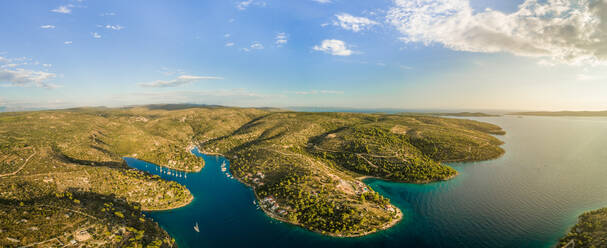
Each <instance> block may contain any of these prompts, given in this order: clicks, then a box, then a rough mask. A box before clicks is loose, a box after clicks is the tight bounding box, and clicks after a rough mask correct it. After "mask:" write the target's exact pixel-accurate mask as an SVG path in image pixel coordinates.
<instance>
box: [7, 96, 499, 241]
mask: <svg viewBox="0 0 607 248" xmlns="http://www.w3.org/2000/svg"><path fill="white" fill-rule="evenodd" d="M503 133H504V132H503V130H501V128H499V127H498V126H495V125H492V124H488V123H481V122H476V121H470V120H461V119H448V118H440V117H433V116H427V115H405V114H395V115H386V114H356V113H298V112H284V111H279V110H275V109H241V108H225V107H217V106H207V107H200V106H193V105H153V106H146V107H133V108H123V109H107V108H82V109H68V110H58V111H39V112H24V113H3V114H0V148H2V150H1V151H0V161H1V163H2V164H1V167H0V177H1V179H2V180H0V201H3V202H6V204H4V205H0V211H4V212H0V213H12V212H11V211H17V210H18V211H21V210H25V213H22V215H23V217H24V218H25V219H27V220H33V219H36V218H38V217H37V216H42V215H41V213H42V212H43V210H41V209H43V208H42V206H41V205H40V204H46V205H51V206H61V207H62V208H63V209H64V210H65V211H68V212H72V213H73V211H79V212H82V213H86V214H87V215H90V216H93V217H95V218H96V219H95V218H92V217H89V219H86V218H85V217H82V218H85V219H86V220H83V221H84V222H74V223H76V224H74V225H71V226H69V227H59V226H58V227H48V228H49V229H50V230H48V234H44V235H39V233H38V232H26V231H25V229H22V228H30V227H31V226H19V225H16V226H11V225H14V223H13V222H7V223H2V226H0V228H2V230H3V231H2V232H0V239H2V242H10V243H6V245H8V246H21V245H27V244H30V243H35V242H41V241H43V240H49V239H53V240H58V242H61V243H62V244H64V243H65V242H72V241H71V240H70V237H69V235H68V236H66V233H67V234H69V233H73V232H75V231H76V230H81V229H82V228H88V227H87V225H90V224H95V225H96V227H95V228H94V229H86V230H90V231H89V234H90V235H92V236H93V238H91V239H87V240H94V241H95V242H104V244H108V246H128V245H133V246H135V245H151V246H153V247H160V246H172V245H173V243H172V242H169V241H170V239H169V237H168V236H167V235H166V233H164V232H161V231H158V230H159V229H158V228H157V226H155V224H153V222H152V221H146V219H145V217H144V216H142V215H141V212H140V211H141V210H161V209H170V208H175V207H180V206H183V205H185V204H187V203H189V202H190V201H191V200H192V196H191V194H190V192H189V191H188V190H187V189H186V188H185V187H183V186H181V185H179V184H177V183H175V182H168V181H165V180H162V179H160V178H159V177H157V176H151V175H149V174H146V173H143V172H140V171H137V170H133V169H129V168H128V167H127V166H126V164H125V163H124V161H123V160H122V157H135V158H138V159H142V160H146V161H149V162H152V163H155V164H158V165H160V166H165V167H168V168H172V169H176V170H182V171H199V170H200V169H201V168H202V166H203V161H202V160H201V159H200V158H198V157H196V156H194V155H193V154H191V153H190V152H189V151H190V149H191V148H192V147H193V146H194V145H198V146H199V148H200V150H201V151H202V152H206V153H214V154H224V155H225V156H227V157H228V158H229V159H230V161H231V166H230V169H231V172H232V174H233V175H234V176H235V177H236V178H238V179H239V180H241V182H243V183H245V184H247V185H249V186H251V187H252V188H253V189H254V191H255V193H256V195H257V197H258V198H259V199H258V200H259V201H260V205H261V206H262V208H263V209H264V211H266V213H268V215H270V216H272V217H273V218H276V219H279V220H282V221H285V222H289V223H293V224H296V225H301V226H302V227H304V228H307V229H309V230H312V231H316V232H319V233H324V234H327V235H333V236H361V235H365V234H368V233H372V232H375V231H377V230H382V229H386V228H389V227H390V226H392V225H394V224H395V223H397V222H398V221H399V220H400V219H401V218H402V213H401V212H400V210H399V209H398V208H396V207H394V206H393V205H391V204H390V201H389V200H388V199H386V198H384V197H382V196H380V195H379V194H378V193H377V192H374V191H373V189H370V188H368V187H367V186H366V185H365V184H364V183H363V182H362V181H361V180H362V178H364V177H367V176H371V177H378V178H383V179H387V180H395V181H402V182H412V183H427V182H434V181H440V180H448V179H450V178H452V177H454V176H455V175H456V171H455V170H454V169H453V168H451V167H449V166H447V165H444V164H443V163H442V162H445V161H475V160H485V159H493V158H496V157H498V156H500V155H501V154H503V152H504V151H503V150H502V149H501V148H500V147H499V146H500V145H501V144H502V142H501V141H499V140H498V139H497V138H495V137H493V136H492V134H503ZM68 193H69V194H71V195H72V196H77V197H75V198H74V199H69V200H66V199H65V197H64V195H65V194H68ZM68 198H69V197H68ZM15 203H23V204H15ZM106 203H107V204H109V203H112V204H113V205H111V206H107V205H106ZM26 209H28V210H26ZM84 216H86V215H84ZM46 217H49V218H50V221H48V222H49V223H58V225H59V224H61V223H67V222H66V221H65V220H64V219H61V218H63V217H61V216H56V215H51V216H46ZM46 217H44V218H46ZM36 220H37V219H36ZM37 221H38V220H37ZM11 223H13V224H11ZM29 223H32V221H30V222H29ZM36 223H39V222H36ZM85 223H87V224H85ZM65 225H67V224H65ZM37 228H39V230H40V229H41V228H40V227H37ZM9 229H10V230H13V231H11V232H9V231H8V230H9ZM19 230H20V231H21V232H20V231H19ZM116 230H118V231H116ZM17 233H21V234H20V235H21V236H19V235H17ZM15 240H17V241H16V242H13V241H15ZM76 240H77V239H76ZM80 240H82V239H80ZM53 242H55V241H53ZM77 242H81V243H82V242H85V241H78V240H77ZM87 242H88V241H87ZM91 242H92V241H91ZM3 244H4V243H3ZM85 244H88V243H85ZM110 244H111V245H110ZM85 246H86V245H85Z"/></svg>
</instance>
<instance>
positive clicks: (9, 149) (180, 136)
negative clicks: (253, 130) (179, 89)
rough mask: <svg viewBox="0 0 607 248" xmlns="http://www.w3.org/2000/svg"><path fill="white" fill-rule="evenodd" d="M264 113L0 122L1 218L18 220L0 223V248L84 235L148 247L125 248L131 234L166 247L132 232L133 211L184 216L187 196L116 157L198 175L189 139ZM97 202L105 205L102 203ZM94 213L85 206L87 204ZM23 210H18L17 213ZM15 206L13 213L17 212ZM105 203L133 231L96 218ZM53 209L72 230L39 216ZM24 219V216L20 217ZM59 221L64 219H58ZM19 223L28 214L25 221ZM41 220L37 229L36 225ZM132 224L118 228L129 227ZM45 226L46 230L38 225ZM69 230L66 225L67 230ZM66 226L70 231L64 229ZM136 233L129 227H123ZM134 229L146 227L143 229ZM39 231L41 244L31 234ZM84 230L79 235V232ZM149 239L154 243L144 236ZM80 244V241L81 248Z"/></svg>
mask: <svg viewBox="0 0 607 248" xmlns="http://www.w3.org/2000/svg"><path fill="white" fill-rule="evenodd" d="M260 113H264V112H263V111H259V110H254V109H227V108H192V109H184V110H171V111H169V110H164V109H159V108H155V107H150V108H147V107H136V108H128V109H106V108H82V109H69V110H60V111H39V112H22V113H2V114H0V148H1V150H0V192H1V193H0V201H2V202H4V203H3V204H0V215H3V216H4V215H9V214H10V213H13V212H15V211H17V212H19V213H20V215H21V216H20V217H19V219H14V218H12V217H11V218H4V217H3V218H2V220H3V221H4V222H2V225H1V226H0V246H22V245H27V244H29V243H30V242H33V241H34V240H36V241H41V240H42V239H44V238H46V239H48V238H51V237H52V238H56V239H57V240H60V241H61V243H65V242H66V241H67V242H71V240H77V239H74V237H73V233H75V232H79V231H80V230H81V229H82V228H88V227H87V226H88V225H93V226H95V228H93V229H91V231H90V232H91V234H94V235H93V236H94V238H91V239H90V240H91V241H95V242H102V243H104V242H105V243H107V244H113V245H111V246H123V245H124V246H126V245H127V244H128V243H141V244H153V243H154V242H156V240H151V239H149V238H143V239H136V240H135V241H133V242H131V241H129V240H130V239H131V238H130V237H129V234H128V233H131V232H129V231H128V230H129V228H136V229H138V230H139V231H142V229H141V228H144V229H143V231H145V233H146V237H147V235H148V234H149V235H150V237H154V235H155V236H158V238H159V239H158V240H161V241H162V240H164V242H163V243H162V244H163V246H170V245H171V244H172V243H170V242H166V240H170V237H168V235H167V234H166V233H165V232H163V231H162V232H161V230H160V229H159V228H158V227H157V226H156V225H155V224H154V225H148V224H145V225H143V224H140V223H139V221H138V217H137V218H136V216H140V215H141V210H142V209H143V210H159V209H168V208H174V207H179V206H183V205H185V204H187V203H189V202H190V201H191V200H192V196H191V194H190V192H189V191H188V190H187V189H186V188H185V187H183V186H182V185H179V184H177V183H175V182H169V181H165V180H162V179H160V178H158V177H156V176H151V175H149V174H145V173H143V172H139V171H135V170H132V169H130V168H129V167H128V166H126V164H125V162H124V161H123V160H122V157H124V156H131V157H137V158H139V159H142V160H147V161H150V162H153V163H156V164H159V165H161V166H165V167H169V168H173V169H177V170H183V171H199V170H200V169H202V166H203V161H202V159H200V158H199V157H196V156H194V155H193V154H191V153H190V152H189V147H191V146H193V145H194V144H195V143H196V141H195V140H196V139H201V140H204V139H205V138H206V137H207V136H208V137H213V136H218V135H223V134H226V133H228V131H230V130H233V129H236V128H238V127H239V126H241V125H243V124H244V123H246V122H247V121H249V120H251V119H252V118H253V117H255V116H257V115H259V114H260ZM66 193H69V194H74V195H81V194H83V193H86V197H85V198H84V199H86V200H79V201H80V203H74V202H71V203H70V202H69V201H68V202H66V201H65V200H64V199H63V198H62V197H56V195H63V194H66ZM104 199H105V200H104ZM93 201H94V202H98V204H88V202H93ZM21 202H23V204H24V206H22V207H19V204H20V203H21ZM16 203H18V204H16ZM105 203H108V204H114V205H113V206H114V207H113V208H111V209H110V208H109V207H108V208H107V211H110V210H111V211H114V208H118V206H120V209H122V210H120V211H121V212H122V214H123V215H124V214H126V212H129V213H133V214H134V216H133V218H134V219H135V220H137V221H135V222H132V221H127V222H124V223H120V222H115V221H114V220H112V219H111V218H109V217H113V216H112V215H109V216H106V215H98V214H97V213H98V210H99V208H100V207H102V206H103V205H104V204H105ZM43 205H44V206H46V205H51V206H57V207H55V209H59V207H61V209H65V211H68V212H66V213H69V212H72V213H74V211H78V213H80V212H82V213H88V215H91V216H95V217H96V219H95V218H92V217H88V215H84V214H76V215H75V216H78V218H79V219H78V221H75V220H72V219H70V218H67V217H66V218H63V217H62V215H60V214H53V213H55V212H56V213H61V211H59V210H57V211H51V212H48V213H47V212H41V211H42V210H38V209H39V208H45V207H41V206H43ZM23 211H26V212H23ZM62 211H63V210H62ZM25 213H27V214H25ZM40 218H43V219H40ZM129 218H131V215H128V216H124V218H120V219H124V220H126V219H129ZM49 220H51V222H52V223H53V224H54V226H53V227H47V226H41V225H38V223H43V222H49ZM74 221H75V222H74ZM72 223H75V224H74V225H72ZM132 223H135V224H136V225H134V224H132ZM142 223H153V222H152V221H151V220H145V218H144V221H143V222H142ZM43 227H44V228H45V229H44V230H45V234H44V235H41V234H40V231H38V230H41V229H42V228H43ZM87 230H88V229H87ZM125 230H126V231H125ZM153 233H156V234H154V235H152V234H153ZM88 241H89V239H87V240H86V241H85V240H79V241H78V242H79V243H86V242H88Z"/></svg>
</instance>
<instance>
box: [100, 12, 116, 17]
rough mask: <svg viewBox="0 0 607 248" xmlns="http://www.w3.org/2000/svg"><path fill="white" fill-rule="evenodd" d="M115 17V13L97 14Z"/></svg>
mask: <svg viewBox="0 0 607 248" xmlns="http://www.w3.org/2000/svg"><path fill="white" fill-rule="evenodd" d="M115 15H116V13H114V12H105V13H101V14H99V16H115Z"/></svg>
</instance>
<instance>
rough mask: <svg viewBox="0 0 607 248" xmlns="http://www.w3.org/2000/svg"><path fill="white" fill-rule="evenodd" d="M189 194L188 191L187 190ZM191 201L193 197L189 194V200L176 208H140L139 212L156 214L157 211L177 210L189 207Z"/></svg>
mask: <svg viewBox="0 0 607 248" xmlns="http://www.w3.org/2000/svg"><path fill="white" fill-rule="evenodd" d="M188 192H189V190H188ZM192 201H194V195H192V193H190V198H189V199H188V200H187V201H186V202H183V203H181V204H179V205H177V206H173V207H166V208H143V207H142V208H141V211H148V212H157V211H167V210H173V209H178V208H182V207H185V206H187V205H190V203H192Z"/></svg>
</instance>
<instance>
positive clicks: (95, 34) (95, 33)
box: [91, 32, 101, 39]
mask: <svg viewBox="0 0 607 248" xmlns="http://www.w3.org/2000/svg"><path fill="white" fill-rule="evenodd" d="M91 35H92V36H93V38H95V39H101V35H100V34H98V33H97V32H93V33H91Z"/></svg>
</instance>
